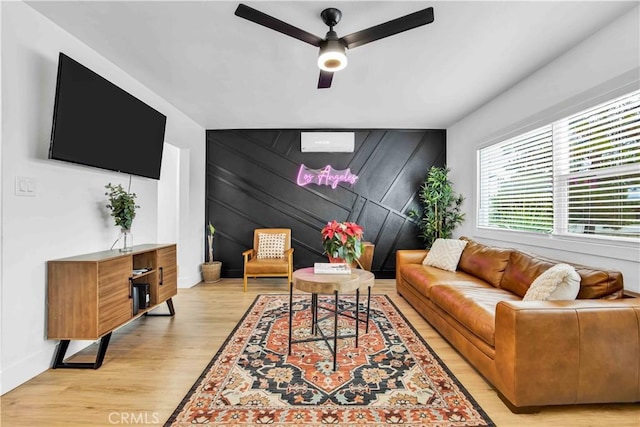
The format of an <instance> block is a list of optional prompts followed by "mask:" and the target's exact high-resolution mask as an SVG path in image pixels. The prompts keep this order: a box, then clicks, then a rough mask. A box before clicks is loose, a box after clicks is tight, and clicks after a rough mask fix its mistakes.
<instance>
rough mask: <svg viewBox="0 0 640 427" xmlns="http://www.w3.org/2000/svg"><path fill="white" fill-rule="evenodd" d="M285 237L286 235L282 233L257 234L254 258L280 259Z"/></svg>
mask: <svg viewBox="0 0 640 427" xmlns="http://www.w3.org/2000/svg"><path fill="white" fill-rule="evenodd" d="M286 237H287V235H286V234H284V233H259V234H258V253H257V255H256V257H257V258H258V259H265V258H282V257H283V256H284V243H285V239H286Z"/></svg>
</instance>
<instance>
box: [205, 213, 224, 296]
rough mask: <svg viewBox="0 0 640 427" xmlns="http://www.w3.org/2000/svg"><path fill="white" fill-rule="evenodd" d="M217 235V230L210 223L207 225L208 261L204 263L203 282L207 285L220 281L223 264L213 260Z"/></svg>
mask: <svg viewBox="0 0 640 427" xmlns="http://www.w3.org/2000/svg"><path fill="white" fill-rule="evenodd" d="M214 234H216V228H215V227H214V226H213V224H211V222H209V224H208V225H207V243H208V246H207V254H208V256H207V260H206V262H204V263H202V265H201V269H202V280H204V282H205V283H215V282H219V281H220V271H221V270H222V262H221V261H214V260H213V236H214Z"/></svg>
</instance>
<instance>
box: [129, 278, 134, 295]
mask: <svg viewBox="0 0 640 427" xmlns="http://www.w3.org/2000/svg"><path fill="white" fill-rule="evenodd" d="M129 298H133V277H129Z"/></svg>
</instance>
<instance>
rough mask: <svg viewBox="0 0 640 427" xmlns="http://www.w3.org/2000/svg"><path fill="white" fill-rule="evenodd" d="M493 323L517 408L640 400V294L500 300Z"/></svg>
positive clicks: (503, 378) (506, 392)
mask: <svg viewBox="0 0 640 427" xmlns="http://www.w3.org/2000/svg"><path fill="white" fill-rule="evenodd" d="M495 322H496V324H495V364H496V370H497V373H498V378H499V381H498V383H497V384H495V385H496V387H497V388H498V390H499V391H500V392H501V394H502V395H503V396H504V397H505V398H506V399H507V400H508V401H509V402H511V403H512V404H513V405H514V406H516V407H526V406H538V405H550V404H551V405H562V404H574V403H595V402H599V403H605V402H638V401H640V299H638V298H629V299H621V300H616V301H612V300H576V301H511V302H506V301H502V302H499V303H498V305H497V307H496V319H495Z"/></svg>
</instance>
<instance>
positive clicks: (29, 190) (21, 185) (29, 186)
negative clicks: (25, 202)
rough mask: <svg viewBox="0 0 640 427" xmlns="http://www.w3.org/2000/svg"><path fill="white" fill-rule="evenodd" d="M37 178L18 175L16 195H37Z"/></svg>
mask: <svg viewBox="0 0 640 427" xmlns="http://www.w3.org/2000/svg"><path fill="white" fill-rule="evenodd" d="M36 190H37V186H36V179H35V178H30V177H26V176H17V177H16V196H27V197H35V196H36V194H37V191H36Z"/></svg>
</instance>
